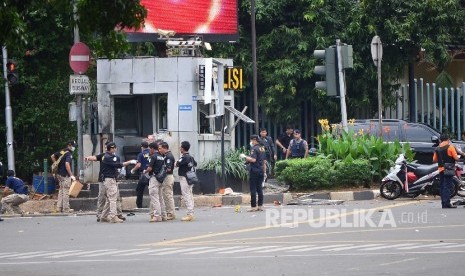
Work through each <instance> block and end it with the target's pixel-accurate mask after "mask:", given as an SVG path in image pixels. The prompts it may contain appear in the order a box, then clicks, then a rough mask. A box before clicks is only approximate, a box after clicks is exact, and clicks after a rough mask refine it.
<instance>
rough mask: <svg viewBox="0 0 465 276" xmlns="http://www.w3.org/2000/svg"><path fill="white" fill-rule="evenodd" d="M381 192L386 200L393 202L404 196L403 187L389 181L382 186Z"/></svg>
mask: <svg viewBox="0 0 465 276" xmlns="http://www.w3.org/2000/svg"><path fill="white" fill-rule="evenodd" d="M379 192H380V194H381V196H382V197H384V198H385V199H389V200H393V199H396V198H398V197H399V196H400V195H401V194H402V186H401V185H400V184H399V183H397V182H394V181H387V182H384V183H382V184H381V187H380V188H379Z"/></svg>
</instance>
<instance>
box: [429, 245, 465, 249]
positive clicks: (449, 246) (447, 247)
mask: <svg viewBox="0 0 465 276" xmlns="http://www.w3.org/2000/svg"><path fill="white" fill-rule="evenodd" d="M464 246H465V244H454V245H446V246H435V247H433V248H439V249H443V248H446V249H449V248H457V247H464Z"/></svg>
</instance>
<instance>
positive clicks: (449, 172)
mask: <svg viewBox="0 0 465 276" xmlns="http://www.w3.org/2000/svg"><path fill="white" fill-rule="evenodd" d="M444 175H445V176H454V175H455V164H454V163H444Z"/></svg>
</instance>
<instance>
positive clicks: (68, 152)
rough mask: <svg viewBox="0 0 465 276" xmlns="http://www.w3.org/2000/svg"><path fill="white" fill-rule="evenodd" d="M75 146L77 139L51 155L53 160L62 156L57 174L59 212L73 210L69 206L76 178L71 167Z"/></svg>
mask: <svg viewBox="0 0 465 276" xmlns="http://www.w3.org/2000/svg"><path fill="white" fill-rule="evenodd" d="M75 146H76V142H75V141H69V142H68V144H67V146H66V148H65V149H63V150H61V151H58V152H55V153H54V154H52V156H50V158H51V159H52V161H53V162H55V161H57V160H58V159H60V158H61V159H60V163H59V165H58V173H57V175H56V177H57V179H58V182H59V184H60V189H59V190H58V201H57V208H58V211H59V212H65V213H68V212H72V211H73V210H72V209H70V208H69V188H70V187H71V182H72V181H75V180H76V177H74V175H73V171H72V169H71V164H72V162H73V157H72V154H73V151H74V150H75Z"/></svg>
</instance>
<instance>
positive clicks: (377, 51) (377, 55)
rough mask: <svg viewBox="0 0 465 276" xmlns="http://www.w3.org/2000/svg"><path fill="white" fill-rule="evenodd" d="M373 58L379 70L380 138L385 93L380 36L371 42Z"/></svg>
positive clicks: (381, 134)
mask: <svg viewBox="0 0 465 276" xmlns="http://www.w3.org/2000/svg"><path fill="white" fill-rule="evenodd" d="M371 57H372V58H373V62H374V63H375V66H376V67H377V69H378V127H379V130H378V131H379V137H383V92H382V89H381V61H382V59H383V44H382V43H381V38H380V37H379V36H374V37H373V40H372V41H371Z"/></svg>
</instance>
